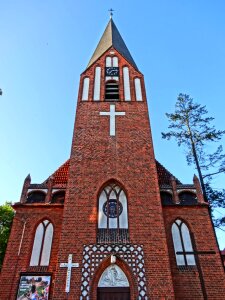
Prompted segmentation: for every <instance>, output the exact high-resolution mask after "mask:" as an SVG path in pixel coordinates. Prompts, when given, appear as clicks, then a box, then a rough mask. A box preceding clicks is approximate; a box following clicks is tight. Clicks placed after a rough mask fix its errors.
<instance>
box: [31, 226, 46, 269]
mask: <svg viewBox="0 0 225 300" xmlns="http://www.w3.org/2000/svg"><path fill="white" fill-rule="evenodd" d="M43 234H44V226H43V224H42V223H40V224H39V225H38V227H37V229H36V232H35V238H34V244H33V249H32V255H31V259H30V266H38V262H39V257H40V252H41V244H42V239H43Z"/></svg>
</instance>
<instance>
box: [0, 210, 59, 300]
mask: <svg viewBox="0 0 225 300" xmlns="http://www.w3.org/2000/svg"><path fill="white" fill-rule="evenodd" d="M14 209H15V210H16V216H15V218H14V221H13V225H12V229H11V234H10V239H9V242H8V245H7V252H6V255H5V259H4V264H3V268H2V273H1V284H0V287H1V288H0V300H12V299H13V300H14V299H15V297H16V293H17V288H18V284H19V278H20V273H21V272H35V273H36V272H40V271H42V270H43V271H44V272H50V273H52V274H53V281H54V272H55V269H56V264H57V254H58V245H59V240H60V232H61V223H62V213H63V205H52V204H50V205H46V204H39V205H35V204H32V205H26V204H25V205H20V204H19V205H18V206H16V205H15V206H14ZM43 219H48V220H50V221H51V223H52V224H53V226H54V235H53V243H52V250H51V257H50V265H49V267H44V268H43V267H42V268H39V267H32V268H31V267H29V264H30V257H31V253H32V247H33V241H34V236H35V231H36V227H37V225H38V224H39V223H40V222H41V221H42V220H43ZM23 220H26V226H25V231H24V237H23V242H22V246H21V251H20V255H19V256H18V251H19V246H20V241H21V237H22V231H23V224H24V221H23ZM51 299H52V298H51Z"/></svg>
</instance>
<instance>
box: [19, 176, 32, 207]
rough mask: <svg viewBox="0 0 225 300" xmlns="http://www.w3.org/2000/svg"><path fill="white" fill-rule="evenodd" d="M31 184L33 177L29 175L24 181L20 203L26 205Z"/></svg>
mask: <svg viewBox="0 0 225 300" xmlns="http://www.w3.org/2000/svg"><path fill="white" fill-rule="evenodd" d="M30 183H31V176H30V174H28V175H27V177H26V178H25V179H24V184H23V189H22V193H21V197H20V202H21V203H25V202H26V198H27V191H28V188H29V186H30Z"/></svg>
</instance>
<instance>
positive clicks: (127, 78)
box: [123, 67, 131, 101]
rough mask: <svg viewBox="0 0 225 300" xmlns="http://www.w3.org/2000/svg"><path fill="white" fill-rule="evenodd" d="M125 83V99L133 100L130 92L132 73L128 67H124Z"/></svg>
mask: <svg viewBox="0 0 225 300" xmlns="http://www.w3.org/2000/svg"><path fill="white" fill-rule="evenodd" d="M123 84H124V99H125V101H130V100H131V94H130V75H129V69H128V67H124V68H123Z"/></svg>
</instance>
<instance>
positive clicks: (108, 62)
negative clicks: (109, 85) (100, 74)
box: [105, 56, 112, 67]
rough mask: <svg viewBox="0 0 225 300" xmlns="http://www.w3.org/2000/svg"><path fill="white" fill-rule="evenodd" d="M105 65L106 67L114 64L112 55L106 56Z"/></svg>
mask: <svg viewBox="0 0 225 300" xmlns="http://www.w3.org/2000/svg"><path fill="white" fill-rule="evenodd" d="M105 66H106V67H111V66H112V58H111V57H110V56H106V60H105Z"/></svg>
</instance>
